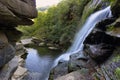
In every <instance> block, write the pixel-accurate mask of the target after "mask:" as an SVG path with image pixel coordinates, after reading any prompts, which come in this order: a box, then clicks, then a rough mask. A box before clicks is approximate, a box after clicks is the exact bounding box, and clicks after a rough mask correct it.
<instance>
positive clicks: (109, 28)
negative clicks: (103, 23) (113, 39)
mask: <svg viewBox="0 0 120 80" xmlns="http://www.w3.org/2000/svg"><path fill="white" fill-rule="evenodd" d="M114 29H115V28H114V26H112V25H111V26H108V28H107V31H113V30H114Z"/></svg>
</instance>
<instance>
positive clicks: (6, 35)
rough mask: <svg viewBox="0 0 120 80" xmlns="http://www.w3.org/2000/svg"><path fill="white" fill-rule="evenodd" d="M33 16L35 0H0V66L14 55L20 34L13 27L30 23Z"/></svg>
mask: <svg viewBox="0 0 120 80" xmlns="http://www.w3.org/2000/svg"><path fill="white" fill-rule="evenodd" d="M35 17H37V10H36V6H35V0H0V67H3V66H4V65H5V64H6V63H8V62H9V61H10V60H11V59H12V58H13V57H14V55H15V52H16V50H15V43H16V41H17V40H18V39H19V38H20V36H21V32H19V31H17V30H16V29H15V27H17V25H32V24H33V21H32V20H31V19H32V18H35Z"/></svg>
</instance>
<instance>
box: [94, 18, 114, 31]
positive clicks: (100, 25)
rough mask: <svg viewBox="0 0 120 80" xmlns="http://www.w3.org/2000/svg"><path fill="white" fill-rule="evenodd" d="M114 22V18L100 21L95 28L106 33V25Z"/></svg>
mask: <svg viewBox="0 0 120 80" xmlns="http://www.w3.org/2000/svg"><path fill="white" fill-rule="evenodd" d="M114 21H115V18H108V19H105V20H102V21H100V22H99V23H97V24H96V26H95V28H98V29H100V30H102V31H106V30H107V27H106V25H109V24H111V23H113V22H114Z"/></svg>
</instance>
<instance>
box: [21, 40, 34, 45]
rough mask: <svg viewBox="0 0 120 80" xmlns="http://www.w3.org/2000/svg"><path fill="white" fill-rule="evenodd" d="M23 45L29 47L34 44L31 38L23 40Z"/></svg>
mask: <svg viewBox="0 0 120 80" xmlns="http://www.w3.org/2000/svg"><path fill="white" fill-rule="evenodd" d="M21 43H22V44H23V45H24V46H27V45H30V44H33V42H32V39H31V38H30V39H23V40H21Z"/></svg>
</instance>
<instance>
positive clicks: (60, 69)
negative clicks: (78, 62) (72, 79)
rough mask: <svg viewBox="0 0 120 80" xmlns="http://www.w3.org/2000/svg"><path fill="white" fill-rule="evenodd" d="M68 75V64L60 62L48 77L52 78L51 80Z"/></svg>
mask: <svg viewBox="0 0 120 80" xmlns="http://www.w3.org/2000/svg"><path fill="white" fill-rule="evenodd" d="M67 73H68V62H67V61H66V62H61V63H59V64H58V65H57V66H56V67H55V68H53V69H52V71H51V74H50V77H51V76H52V78H53V80H54V79H55V78H57V77H60V76H63V75H65V74H67Z"/></svg>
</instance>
